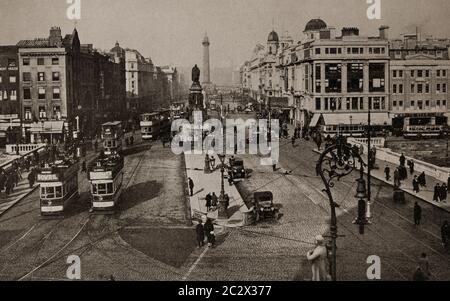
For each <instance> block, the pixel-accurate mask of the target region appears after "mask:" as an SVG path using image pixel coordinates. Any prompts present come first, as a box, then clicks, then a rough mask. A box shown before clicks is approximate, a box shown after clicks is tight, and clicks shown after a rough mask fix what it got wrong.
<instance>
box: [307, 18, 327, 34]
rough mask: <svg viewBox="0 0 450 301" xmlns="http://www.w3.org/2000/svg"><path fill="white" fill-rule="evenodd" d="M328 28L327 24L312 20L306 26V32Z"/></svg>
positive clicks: (319, 20)
mask: <svg viewBox="0 0 450 301" xmlns="http://www.w3.org/2000/svg"><path fill="white" fill-rule="evenodd" d="M323 28H327V23H325V22H324V21H323V20H321V19H312V20H311V21H309V22H308V23H307V24H306V27H305V31H317V30H321V29H323Z"/></svg>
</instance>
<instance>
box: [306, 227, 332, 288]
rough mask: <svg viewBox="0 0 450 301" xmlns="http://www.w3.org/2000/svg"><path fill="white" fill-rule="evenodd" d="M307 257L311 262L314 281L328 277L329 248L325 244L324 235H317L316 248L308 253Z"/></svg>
mask: <svg viewBox="0 0 450 301" xmlns="http://www.w3.org/2000/svg"><path fill="white" fill-rule="evenodd" d="M306 258H307V259H308V260H309V261H310V262H311V270H312V281H321V280H326V279H327V278H328V273H327V268H326V260H327V248H326V247H325V245H324V238H323V236H322V235H317V236H316V248H315V249H314V250H312V251H309V252H308V253H307V254H306Z"/></svg>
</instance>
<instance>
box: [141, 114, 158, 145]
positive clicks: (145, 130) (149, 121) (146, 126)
mask: <svg viewBox="0 0 450 301" xmlns="http://www.w3.org/2000/svg"><path fill="white" fill-rule="evenodd" d="M159 116H160V115H159V113H146V114H142V115H141V124H140V125H141V133H142V139H143V140H156V139H158V137H159V132H160V125H161V119H160V117H159Z"/></svg>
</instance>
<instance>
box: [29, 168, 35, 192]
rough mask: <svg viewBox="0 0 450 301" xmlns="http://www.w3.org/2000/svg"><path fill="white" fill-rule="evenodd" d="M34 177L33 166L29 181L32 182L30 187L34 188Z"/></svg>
mask: <svg viewBox="0 0 450 301" xmlns="http://www.w3.org/2000/svg"><path fill="white" fill-rule="evenodd" d="M34 179H35V176H34V168H32V169H31V170H30V172H29V173H28V183H29V184H30V188H33V186H34Z"/></svg>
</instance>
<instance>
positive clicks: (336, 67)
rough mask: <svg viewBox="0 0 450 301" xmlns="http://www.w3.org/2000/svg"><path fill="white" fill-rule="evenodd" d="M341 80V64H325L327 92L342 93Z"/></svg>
mask: <svg viewBox="0 0 450 301" xmlns="http://www.w3.org/2000/svg"><path fill="white" fill-rule="evenodd" d="M341 82H342V74H341V64H325V92H327V93H330V92H331V93H336V92H337V93H340V92H341V90H342V85H341Z"/></svg>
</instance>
